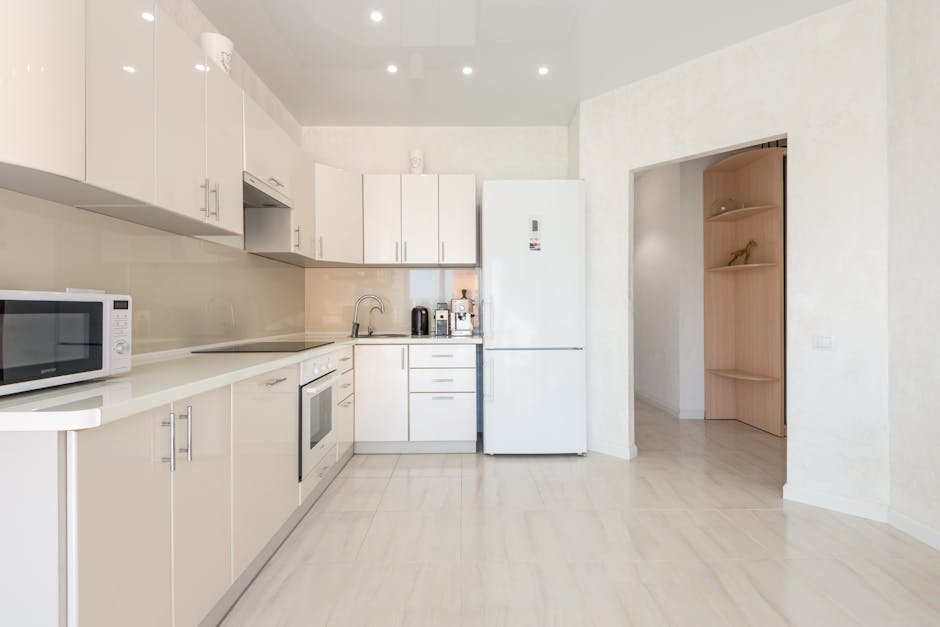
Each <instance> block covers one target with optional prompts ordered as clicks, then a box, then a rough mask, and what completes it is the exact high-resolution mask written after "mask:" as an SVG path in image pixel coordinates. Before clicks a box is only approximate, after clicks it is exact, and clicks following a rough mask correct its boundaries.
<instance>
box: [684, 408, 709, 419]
mask: <svg viewBox="0 0 940 627" xmlns="http://www.w3.org/2000/svg"><path fill="white" fill-rule="evenodd" d="M679 420H705V410H704V409H680V410H679Z"/></svg>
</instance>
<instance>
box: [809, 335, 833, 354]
mask: <svg viewBox="0 0 940 627" xmlns="http://www.w3.org/2000/svg"><path fill="white" fill-rule="evenodd" d="M835 349H836V336H834V335H814V336H813V350H817V351H834V350H835Z"/></svg>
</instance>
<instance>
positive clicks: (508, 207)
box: [480, 181, 587, 454]
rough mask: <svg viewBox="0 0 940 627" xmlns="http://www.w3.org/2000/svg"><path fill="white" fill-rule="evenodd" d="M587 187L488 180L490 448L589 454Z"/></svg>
mask: <svg viewBox="0 0 940 627" xmlns="http://www.w3.org/2000/svg"><path fill="white" fill-rule="evenodd" d="M584 254H585V243H584V183H583V182H582V181H485V182H484V183H483V204H482V262H483V273H482V277H481V280H480V292H481V294H482V299H481V300H482V302H481V307H480V309H481V311H480V313H481V315H482V316H483V320H482V327H483V374H484V377H483V452H484V453H488V454H513V453H515V454H529V453H584V452H585V451H587V417H586V398H585V387H586V381H585V358H584V336H585V330H584V320H585V313H586V312H585V305H586V303H585V288H584V283H585V261H584Z"/></svg>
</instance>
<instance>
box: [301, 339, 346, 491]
mask: <svg viewBox="0 0 940 627" xmlns="http://www.w3.org/2000/svg"><path fill="white" fill-rule="evenodd" d="M337 378H338V375H337V374H336V363H335V361H334V359H333V357H332V356H330V355H327V356H324V357H316V358H313V359H308V360H307V361H305V362H302V363H301V364H300V455H299V460H300V465H299V475H300V480H301V481H303V480H304V479H305V478H306V477H307V475H309V474H310V473H311V472H313V470H314V469H315V468H316V467H317V465H318V464H319V463H320V461H321V460H322V459H323V456H324V455H326V453H327V452H328V451H329V450H330V449H331V446H332V444H333V407H334V405H335V403H334V398H333V384H334V383H335V382H336V379H337Z"/></svg>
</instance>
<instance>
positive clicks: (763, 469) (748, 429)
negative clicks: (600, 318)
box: [632, 139, 787, 496]
mask: <svg viewBox="0 0 940 627" xmlns="http://www.w3.org/2000/svg"><path fill="white" fill-rule="evenodd" d="M786 145H787V142H786V139H781V140H775V141H772V142H769V143H762V144H755V145H752V146H748V147H745V148H739V149H735V150H731V151H725V152H721V153H716V154H711V155H708V156H705V157H695V158H690V159H686V160H682V161H678V162H672V163H667V164H663V165H659V166H654V167H650V168H645V169H643V170H640V171H636V172H634V180H633V194H634V203H633V229H632V231H633V274H632V279H633V347H634V349H633V351H634V355H633V358H634V367H633V377H634V399H633V400H634V437H635V442H636V446H637V450H638V452H639V454H640V455H643V454H644V452H647V453H649V452H653V451H656V452H659V453H663V454H675V455H683V456H688V455H700V456H701V458H702V461H703V464H704V465H703V466H702V467H703V468H705V469H708V468H712V466H710V465H709V462H710V461H714V462H715V463H716V464H717V466H715V467H716V468H717V467H720V468H722V469H723V470H725V471H740V472H743V473H746V474H747V475H749V476H752V477H753V476H758V477H760V479H761V480H762V481H769V482H770V483H772V484H774V485H775V486H776V494H777V495H778V496H779V494H780V493H782V486H783V484H784V483H785V481H786V438H785V436H786V407H785V398H786V394H785V390H786V376H785V375H786V366H785V355H786V349H785V346H786V338H785V327H786V324H785V316H786V287H785V285H786V282H785V271H786V254H785V253H786V244H785V233H786Z"/></svg>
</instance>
